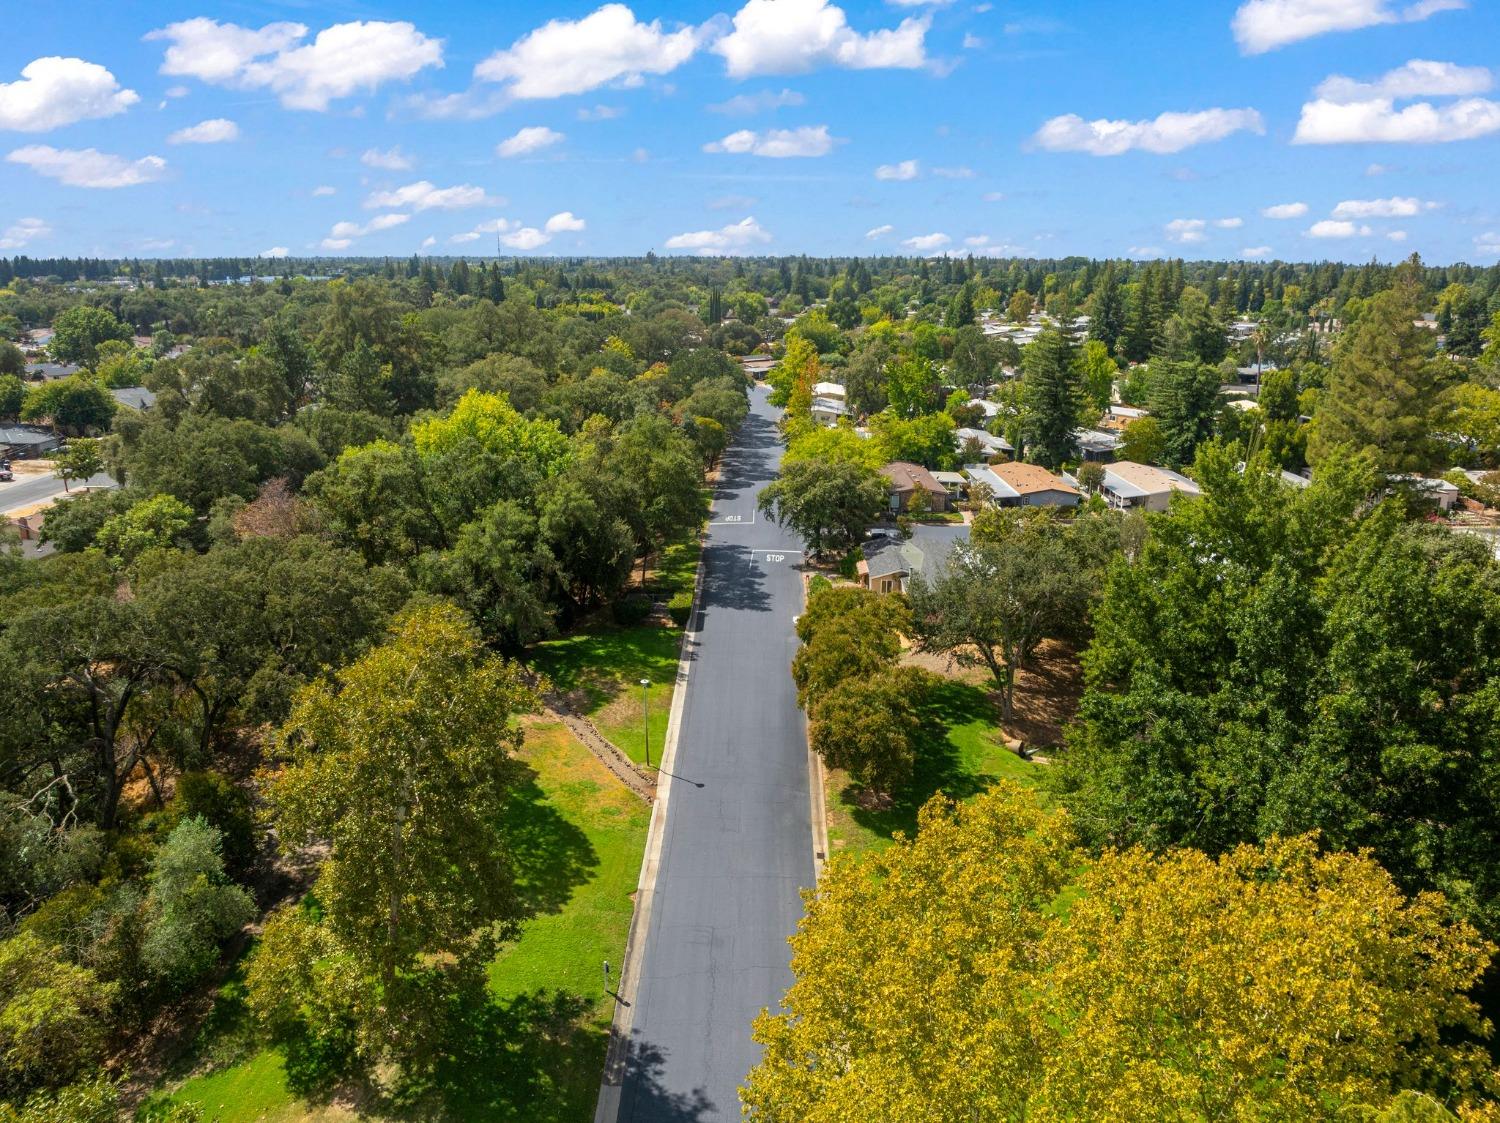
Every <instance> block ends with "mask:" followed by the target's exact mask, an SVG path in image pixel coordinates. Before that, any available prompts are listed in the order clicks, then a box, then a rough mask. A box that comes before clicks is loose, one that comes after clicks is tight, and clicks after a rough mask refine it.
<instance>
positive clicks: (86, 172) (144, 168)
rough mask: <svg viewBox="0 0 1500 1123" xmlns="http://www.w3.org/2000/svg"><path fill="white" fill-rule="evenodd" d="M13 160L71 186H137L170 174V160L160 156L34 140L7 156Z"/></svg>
mask: <svg viewBox="0 0 1500 1123" xmlns="http://www.w3.org/2000/svg"><path fill="white" fill-rule="evenodd" d="M5 159H6V160H7V161H8V162H10V163H12V164H24V165H25V166H26V167H28V168H30V169H31V170H32V171H34V172H36V173H37V174H38V175H44V176H48V177H50V178H52V179H55V180H58V181H59V182H60V183H63V184H65V185H66V186H68V187H96V188H102V189H109V188H115V187H134V186H136V185H137V184H140V183H150V182H152V181H153V180H158V179H161V178H162V176H164V175H166V172H167V162H166V161H165V160H163V159H162V158H161V157H160V156H142V157H141V158H140V159H139V160H131V159H129V158H128V157H125V156H115V155H112V154H111V153H108V152H100V151H99V150H98V149H97V148H53V147H52V146H51V145H47V144H32V145H27V146H26V147H25V148H17V149H16V150H15V151H14V152H12V153H11V154H10V155H9V156H7V157H6V158H5Z"/></svg>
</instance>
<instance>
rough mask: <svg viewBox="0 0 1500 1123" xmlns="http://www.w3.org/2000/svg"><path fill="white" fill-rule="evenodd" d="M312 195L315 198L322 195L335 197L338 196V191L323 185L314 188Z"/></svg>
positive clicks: (325, 184)
mask: <svg viewBox="0 0 1500 1123" xmlns="http://www.w3.org/2000/svg"><path fill="white" fill-rule="evenodd" d="M312 193H313V196H314V197H315V198H316V197H321V196H323V195H336V194H338V189H337V188H336V187H333V186H332V185H330V184H327V183H323V184H319V185H318V186H317V187H314V188H313V189H312Z"/></svg>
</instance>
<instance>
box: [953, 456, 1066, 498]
mask: <svg viewBox="0 0 1500 1123" xmlns="http://www.w3.org/2000/svg"><path fill="white" fill-rule="evenodd" d="M964 471H965V472H967V473H968V474H969V479H970V480H971V481H972V482H974V483H982V484H984V485H985V486H986V487H988V488H989V490H990V502H991V503H993V504H994V505H995V506H997V507H1076V506H1078V504H1079V501H1080V500H1081V499H1082V496H1080V495H1079V493H1078V489H1077V488H1076V487H1074V486H1073V485H1072V484H1070V483H1069V482H1068V481H1067V480H1065V479H1063V478H1062V477H1061V476H1054V475H1053V474H1052V473H1051V472H1049V471H1047V469H1045V468H1043V467H1042V466H1041V465H1039V464H1023V463H1021V462H1020V461H1017V460H1013V461H1011V462H1010V463H1008V464H989V465H985V464H969V465H966V466H965V467H964Z"/></svg>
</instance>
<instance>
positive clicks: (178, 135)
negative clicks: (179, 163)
mask: <svg viewBox="0 0 1500 1123" xmlns="http://www.w3.org/2000/svg"><path fill="white" fill-rule="evenodd" d="M239 139H240V127H239V126H238V125H236V124H235V123H234V122H233V121H229V120H226V119H225V118H223V117H214V118H211V119H209V120H207V121H199V122H198V123H197V124H196V125H189V126H188V127H187V128H185V129H178V130H177V131H176V132H175V133H172V134H171V135H169V136H168V137H167V143H168V144H223V143H224V142H226V141H231V140H239Z"/></svg>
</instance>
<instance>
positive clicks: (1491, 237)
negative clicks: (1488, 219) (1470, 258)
mask: <svg viewBox="0 0 1500 1123" xmlns="http://www.w3.org/2000/svg"><path fill="white" fill-rule="evenodd" d="M1474 249H1475V252H1477V253H1478V254H1479V255H1480V256H1481V257H1494V256H1495V255H1496V254H1500V230H1488V231H1486V232H1485V233H1483V234H1476V235H1474Z"/></svg>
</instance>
